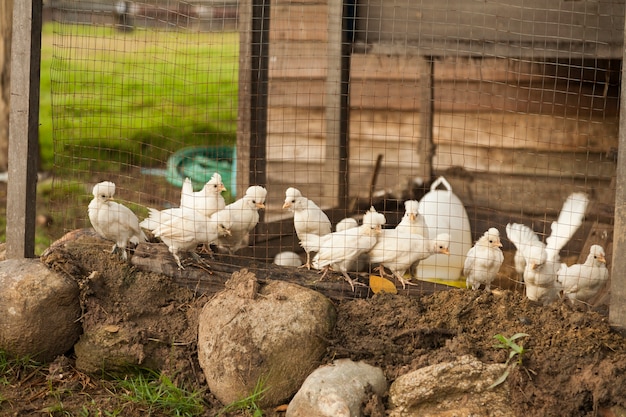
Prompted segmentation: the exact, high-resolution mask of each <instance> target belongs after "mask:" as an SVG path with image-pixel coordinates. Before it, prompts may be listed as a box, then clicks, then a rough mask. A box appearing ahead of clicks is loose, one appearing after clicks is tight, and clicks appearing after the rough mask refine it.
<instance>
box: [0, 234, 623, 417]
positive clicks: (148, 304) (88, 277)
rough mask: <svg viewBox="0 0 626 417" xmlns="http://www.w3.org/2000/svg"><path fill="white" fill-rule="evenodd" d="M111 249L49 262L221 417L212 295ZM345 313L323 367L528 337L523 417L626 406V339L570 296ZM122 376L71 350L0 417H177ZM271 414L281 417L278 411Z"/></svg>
mask: <svg viewBox="0 0 626 417" xmlns="http://www.w3.org/2000/svg"><path fill="white" fill-rule="evenodd" d="M89 242H91V243H89ZM109 249H110V246H109V245H108V244H105V245H104V246H103V245H102V244H98V240H92V241H83V240H76V241H75V242H74V243H72V244H67V246H66V247H65V248H64V251H63V252H58V251H51V252H52V253H53V255H50V254H46V253H44V254H43V255H42V261H44V262H45V263H46V264H47V265H49V266H51V267H52V268H54V269H57V270H59V271H60V272H64V273H68V272H69V273H71V275H72V276H73V277H74V278H75V279H77V281H78V282H79V285H80V287H81V293H82V296H81V298H82V304H83V308H84V315H83V325H84V328H85V329H94V328H97V327H103V328H107V329H109V331H111V332H115V333H120V334H131V335H132V336H130V342H129V343H128V346H129V348H128V349H127V350H126V351H125V352H124V354H125V355H127V357H134V358H135V359H137V360H141V358H151V359H150V361H151V362H150V363H143V365H144V366H149V367H153V368H156V369H160V370H162V371H163V373H164V374H166V375H168V376H169V377H170V378H171V379H172V380H173V381H174V382H175V383H176V384H177V385H179V386H181V387H185V388H186V389H188V390H192V391H199V390H201V391H202V392H203V400H204V412H203V414H201V415H204V416H215V415H217V414H219V412H220V410H222V408H223V405H222V404H220V403H219V402H218V401H217V400H216V399H215V398H214V397H213V396H212V395H211V393H210V392H207V390H206V388H205V384H204V377H203V374H202V372H201V369H200V367H199V365H198V362H197V350H196V342H195V340H196V329H197V316H198V313H199V311H200V309H201V308H202V306H203V305H204V303H205V302H206V300H207V299H208V296H207V295H198V294H194V292H193V291H191V290H189V289H187V288H182V287H178V286H177V285H176V284H174V283H173V282H172V280H171V279H169V278H168V277H165V276H163V275H159V274H152V273H144V272H140V271H137V270H135V269H134V268H133V267H130V266H129V265H128V264H126V263H124V262H121V261H120V260H119V259H118V258H117V257H116V256H115V255H111V254H110V253H108V250H109ZM59 254H60V255H59ZM507 259H510V255H509V256H507ZM509 268H510V267H509ZM511 269H512V268H511ZM93 271H99V272H98V273H95V274H94V273H92V272H93ZM503 279H504V280H503V281H502V282H507V281H509V280H507V279H506V278H503ZM509 282H510V281H509ZM502 286H503V285H500V287H502ZM336 307H337V311H338V322H337V325H336V328H335V333H334V336H333V337H332V339H331V340H330V341H329V343H330V345H329V347H328V351H327V355H326V357H325V358H324V362H331V361H332V360H334V359H337V358H343V357H348V358H351V359H353V360H363V361H365V362H367V363H370V364H372V365H376V366H379V367H381V368H382V369H383V370H384V372H385V374H386V376H387V378H388V379H389V381H390V382H391V381H393V380H394V379H395V378H397V377H398V376H399V375H402V374H404V373H407V372H410V371H412V370H415V369H418V368H421V367H424V366H428V365H432V364H436V363H439V362H443V361H451V360H454V359H455V358H457V357H458V356H460V355H465V354H471V355H474V356H476V357H477V358H479V359H480V360H482V361H484V362H487V363H496V362H497V363H503V362H505V361H506V359H507V356H508V350H504V349H497V348H495V347H494V343H495V340H494V335H496V334H502V335H505V336H507V337H510V336H512V335H513V334H515V333H519V332H522V333H527V334H528V336H526V337H524V338H522V339H520V340H519V342H520V343H521V344H523V346H524V348H526V349H527V352H526V353H525V354H524V356H523V365H522V366H518V367H516V368H514V369H513V371H512V372H511V374H510V375H509V377H508V378H507V380H506V381H505V384H509V386H510V387H511V393H512V396H511V404H512V406H513V407H514V409H515V410H516V412H517V414H518V415H520V416H521V415H524V416H548V415H562V416H591V415H597V414H596V413H597V412H598V411H599V410H602V409H606V408H610V407H612V406H614V405H620V406H622V407H626V372H624V371H625V368H626V342H625V340H624V339H623V338H622V337H621V336H620V335H618V334H617V333H615V332H613V331H612V330H611V329H610V327H609V325H608V322H607V321H608V320H607V316H606V309H600V310H599V311H594V310H593V309H590V308H589V307H588V306H585V305H580V306H572V305H571V304H570V303H569V302H567V301H558V302H556V303H554V304H552V305H550V306H546V307H544V306H539V305H536V304H534V303H532V302H530V301H528V300H527V299H526V298H525V297H524V296H523V295H522V293H521V292H520V291H519V290H516V289H500V288H496V289H494V290H493V291H492V292H491V293H487V292H484V291H472V290H467V289H451V290H448V291H440V292H437V293H435V294H431V295H428V296H422V297H408V296H405V295H402V294H398V295H391V294H378V295H374V296H372V297H371V298H367V299H354V300H343V301H336ZM82 356H85V353H84V352H82ZM88 365H89V363H87V365H85V364H84V363H82V364H80V366H78V368H79V369H83V370H84V369H85V367H86V366H88ZM111 369H115V368H114V366H112V367H111ZM119 371H120V372H121V373H118V376H119V375H120V374H123V369H119ZM115 373H116V372H115V371H113V372H110V373H107V374H106V375H103V373H102V372H100V373H99V372H97V371H95V372H84V371H79V370H78V369H77V363H76V356H75V352H68V353H67V355H65V356H62V357H60V358H58V359H57V360H56V361H55V362H54V363H52V364H48V365H42V366H40V367H37V368H35V369H34V370H29V371H28V372H26V371H22V372H17V373H12V374H10V375H8V377H6V378H7V383H3V384H0V415H2V416H10V415H15V416H17V415H28V414H33V413H36V412H39V413H43V414H46V413H47V414H48V415H107V414H106V412H108V413H109V415H114V414H111V413H114V411H115V410H118V411H120V413H121V414H120V415H124V416H143V415H147V414H149V415H153V416H167V415H174V414H173V413H168V412H166V411H161V410H159V409H152V410H151V409H149V408H148V406H146V405H145V404H141V403H134V402H131V401H129V400H128V398H127V397H125V396H124V395H123V394H125V393H126V392H124V391H123V390H121V389H120V388H119V387H118V386H117V385H116V384H115V383H114V382H113V381H112V379H111V376H112V375H113V374H115ZM609 381H610V382H609ZM385 400H386V399H384V398H383V399H382V401H379V402H378V403H377V404H376V405H375V406H371V404H370V407H368V409H367V410H368V411H367V413H368V414H367V415H370V416H377V417H380V416H384V415H386V414H385ZM264 413H265V414H264V415H266V416H280V415H284V413H283V412H282V411H276V410H274V409H273V410H264ZM224 415H226V416H245V415H251V414H246V413H245V412H235V413H230V414H229V413H226V414H224Z"/></svg>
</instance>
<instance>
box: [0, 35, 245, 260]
mask: <svg viewBox="0 0 626 417" xmlns="http://www.w3.org/2000/svg"><path fill="white" fill-rule="evenodd" d="M41 52H42V57H41V91H40V110H39V112H40V114H39V115H40V119H39V122H40V126H39V145H40V170H41V171H48V172H54V175H55V184H57V185H55V186H54V187H53V186H52V184H51V183H50V182H49V181H44V182H42V183H40V184H39V185H38V197H37V213H38V214H44V215H50V214H51V213H52V210H58V211H59V212H58V214H56V216H59V215H63V216H69V217H72V216H73V217H77V218H78V217H80V218H82V217H84V216H85V213H86V205H87V203H88V201H89V199H90V197H91V196H90V195H89V194H88V193H85V189H84V186H81V183H80V182H78V179H79V178H80V177H81V176H87V177H88V176H89V174H90V173H92V172H99V173H106V172H120V171H130V170H131V169H132V168H137V167H159V168H164V167H165V164H166V161H167V158H168V157H169V156H170V155H171V154H172V153H173V152H175V151H177V150H179V149H181V148H183V147H187V146H195V145H209V144H216V145H232V146H234V145H235V141H236V124H237V89H238V83H237V81H238V60H239V34H238V33H234V32H211V33H208V32H207V33H199V32H191V31H182V30H181V31H174V30H168V31H166V30H154V29H141V28H138V29H136V30H135V31H133V32H130V33H127V32H118V31H116V30H115V29H113V28H109V27H102V26H90V25H61V24H59V23H46V24H45V25H44V28H43V35H42V51H41ZM64 178H67V181H66V182H64ZM59 184H60V185H59ZM53 201H57V202H59V203H57V204H62V207H60V208H59V207H57V208H54V209H51V208H50V204H51V202H53ZM5 211H6V207H0V241H4V240H5V221H6V220H5V216H4V214H5ZM51 220H52V225H49V226H44V225H39V224H38V225H37V228H36V244H35V245H36V248H35V253H36V254H40V253H42V252H43V250H44V249H45V248H47V247H48V246H49V245H50V243H51V242H52V241H53V240H55V239H57V238H59V237H60V235H59V233H61V232H62V227H61V226H60V224H62V223H63V222H62V221H60V219H58V218H55V214H54V213H52V215H51Z"/></svg>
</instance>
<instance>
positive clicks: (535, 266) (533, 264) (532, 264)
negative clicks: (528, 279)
mask: <svg viewBox="0 0 626 417" xmlns="http://www.w3.org/2000/svg"><path fill="white" fill-rule="evenodd" d="M538 266H539V265H537V264H536V263H534V262H533V263H531V264H530V269H532V270H533V271H534V270H535V269H537V267H538Z"/></svg>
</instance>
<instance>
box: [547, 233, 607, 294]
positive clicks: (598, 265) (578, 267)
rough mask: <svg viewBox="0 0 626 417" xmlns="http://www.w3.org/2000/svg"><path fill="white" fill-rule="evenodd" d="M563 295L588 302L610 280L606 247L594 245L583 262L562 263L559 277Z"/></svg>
mask: <svg viewBox="0 0 626 417" xmlns="http://www.w3.org/2000/svg"><path fill="white" fill-rule="evenodd" d="M557 280H558V281H559V283H560V285H561V288H562V289H563V295H564V296H566V297H567V298H569V299H570V300H571V301H572V302H574V301H582V302H588V301H589V300H590V299H591V298H593V296H594V295H596V294H597V293H598V291H600V290H601V289H602V287H603V286H604V284H606V282H607V281H608V280H609V270H608V269H607V267H606V259H605V253H604V248H603V247H602V246H600V245H592V246H591V248H589V255H587V259H586V260H585V263H583V264H574V265H571V266H567V265H565V264H561V268H560V269H559V271H558V278H557Z"/></svg>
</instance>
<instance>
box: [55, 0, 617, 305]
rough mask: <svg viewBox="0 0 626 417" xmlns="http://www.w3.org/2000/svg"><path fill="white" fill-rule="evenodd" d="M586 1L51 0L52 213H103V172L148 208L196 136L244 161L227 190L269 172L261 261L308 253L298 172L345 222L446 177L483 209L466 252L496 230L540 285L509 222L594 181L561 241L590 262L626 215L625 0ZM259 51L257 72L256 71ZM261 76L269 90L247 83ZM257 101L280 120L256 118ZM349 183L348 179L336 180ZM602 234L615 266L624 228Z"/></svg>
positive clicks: (67, 221) (176, 199)
mask: <svg viewBox="0 0 626 417" xmlns="http://www.w3.org/2000/svg"><path fill="white" fill-rule="evenodd" d="M587 3H588V2H560V3H559V4H558V6H555V5H546V4H544V3H541V2H538V1H524V2H522V3H519V2H514V1H510V0H502V1H494V2H489V3H480V4H479V3H476V2H463V1H454V0H449V1H443V2H442V1H426V0H422V1H420V2H407V1H394V2H385V1H382V0H370V1H367V2H358V3H356V2H350V1H345V2H343V3H337V2H334V1H328V2H320V3H318V2H296V1H293V2H292V1H278V0H276V1H272V2H269V3H263V2H261V3H259V2H250V1H248V2H233V3H230V2H226V1H224V2H219V3H218V2H214V1H197V2H172V1H163V2H160V1H156V0H155V1H145V2H126V3H125V4H126V6H127V9H125V10H124V11H123V12H122V13H120V11H116V10H115V7H114V6H115V5H114V4H113V2H105V1H89V2H86V1H81V2H79V1H70V2H63V3H62V5H59V7H56V8H55V2H52V4H51V5H52V7H53V22H52V23H51V25H52V26H53V29H52V32H53V34H52V36H49V37H48V38H46V37H44V42H45V41H46V40H50V39H51V42H52V51H53V52H52V61H51V62H52V65H51V95H52V112H53V143H54V165H55V172H56V175H55V180H54V181H55V186H56V187H58V188H59V189H60V190H63V191H64V192H62V193H59V194H57V195H63V196H64V197H63V198H64V199H65V198H66V197H65V195H66V194H67V193H70V192H71V195H72V197H71V200H70V203H69V207H67V206H64V208H63V209H60V210H59V212H57V213H53V215H54V216H55V217H58V218H59V222H60V223H61V224H62V225H63V228H64V230H65V231H68V230H72V229H75V228H80V227H88V226H89V220H88V218H87V211H86V207H87V204H88V202H89V200H90V199H91V194H90V193H91V187H92V186H93V185H94V184H95V183H96V182H98V181H103V180H110V181H114V182H115V183H116V185H117V192H116V195H115V197H116V198H117V199H118V200H121V201H122V202H124V203H126V204H127V205H128V206H129V207H131V208H132V209H133V210H134V211H135V212H136V213H137V215H138V216H139V218H140V220H141V219H143V218H145V217H146V216H147V209H146V208H147V207H152V208H156V209H159V210H162V209H168V208H172V207H178V206H179V204H180V192H181V184H180V178H178V179H173V178H170V177H168V176H167V172H168V170H169V169H170V168H171V166H169V165H168V164H171V163H172V160H173V159H176V156H177V154H181V153H182V156H181V155H179V156H180V158H179V161H180V160H181V159H182V160H186V159H185V158H188V157H189V158H191V157H196V156H197V157H198V158H200V160H201V161H202V163H204V162H206V160H207V159H212V161H211V162H212V163H211V164H209V167H210V168H208V170H209V172H210V173H212V172H215V171H220V174H222V175H223V176H226V174H227V173H228V174H231V175H232V177H234V178H233V180H232V181H231V182H230V183H229V184H225V185H226V188H227V189H228V190H229V192H228V193H227V194H225V197H226V199H227V202H229V203H230V202H231V201H234V200H235V199H238V198H241V197H242V195H243V193H244V192H245V189H246V188H247V187H248V186H250V185H262V186H264V187H266V189H267V192H268V195H267V200H266V202H265V205H266V208H265V210H263V211H262V212H261V213H262V214H261V221H260V223H259V225H258V226H257V227H256V229H254V231H253V232H252V233H251V238H250V245H249V246H247V247H245V248H242V249H240V250H238V251H237V252H236V253H235V256H240V257H242V258H247V259H249V260H250V261H259V262H258V263H256V264H255V265H261V266H260V267H262V265H263V263H264V262H271V261H272V259H273V258H274V255H276V254H277V253H279V252H281V251H295V252H298V254H299V255H300V258H301V261H304V259H305V257H304V253H303V250H302V248H301V245H300V240H301V239H300V238H299V237H298V236H296V233H295V230H294V223H293V219H292V216H293V213H291V212H290V211H289V210H286V209H283V203H284V201H285V191H286V189H287V188H288V187H295V188H297V189H299V190H300V191H301V193H302V194H303V195H304V196H305V197H307V198H309V199H310V200H312V201H313V202H315V203H316V204H317V205H318V206H319V207H321V208H322V209H323V210H324V211H325V212H326V213H327V214H328V217H329V218H330V219H331V223H332V226H333V230H334V227H335V225H336V224H337V223H338V222H339V221H340V220H341V219H342V218H344V217H353V218H355V219H356V220H357V221H359V222H360V221H362V217H363V215H364V214H365V213H366V212H367V210H368V209H369V208H370V206H373V207H375V209H376V210H377V211H379V212H381V213H383V214H384V215H385V217H386V223H385V225H384V228H386V229H393V228H394V227H395V226H396V225H397V224H398V223H399V222H400V221H401V219H402V217H403V215H404V202H405V201H407V200H417V201H420V200H423V199H424V198H425V195H427V194H428V193H429V191H431V190H430V189H429V187H430V186H431V184H433V182H434V181H435V180H436V179H437V178H439V177H444V178H445V179H446V181H447V183H448V184H449V185H450V188H451V190H452V192H453V193H454V195H455V196H456V197H458V198H459V200H460V201H461V203H462V204H463V209H464V211H465V213H463V212H462V211H461V212H455V213H451V214H450V216H451V217H450V218H449V219H448V221H450V222H459V221H463V220H464V218H465V217H464V216H465V214H466V215H467V219H468V221H469V224H470V231H469V233H470V234H469V236H470V237H469V241H467V239H465V238H459V237H458V236H455V237H454V240H453V241H451V244H450V247H451V251H452V250H453V249H454V252H455V253H456V255H457V257H456V261H458V262H460V264H461V265H462V263H463V260H464V258H465V255H466V252H467V250H468V246H467V245H468V244H469V245H470V246H471V245H473V244H474V242H475V241H476V240H477V239H478V238H479V237H480V236H481V235H482V234H483V233H484V232H485V231H486V230H487V229H488V228H490V227H494V228H497V229H498V230H499V232H500V238H501V240H502V243H503V251H504V252H505V255H506V256H505V263H504V264H503V266H502V268H501V269H500V271H499V273H498V275H497V277H496V278H495V280H496V281H495V284H494V285H496V286H498V287H501V288H506V289H515V290H523V285H522V284H521V277H520V276H519V274H517V273H516V271H515V269H514V267H513V265H512V262H511V257H512V253H513V251H514V249H515V248H514V246H513V245H512V244H511V242H510V240H509V239H507V236H506V233H505V228H506V225H507V224H508V223H521V224H525V225H527V226H529V227H530V228H531V229H532V230H533V231H534V232H536V233H537V236H538V237H539V239H540V240H541V241H545V239H546V238H547V236H549V235H550V232H551V227H550V225H551V223H552V222H553V221H554V220H556V218H557V216H558V214H559V211H560V210H561V207H562V205H563V203H564V201H565V200H566V198H567V196H568V195H570V194H571V193H573V192H583V193H585V194H587V195H588V196H589V198H590V203H589V206H588V207H587V210H586V212H585V221H584V222H583V224H582V225H581V226H580V227H579V228H578V229H577V230H576V233H575V234H574V235H573V236H572V238H571V239H570V240H569V242H568V243H567V245H565V247H564V248H563V251H562V252H561V260H562V261H563V262H565V263H568V264H572V263H578V262H583V261H584V259H585V258H586V256H587V253H588V252H589V246H590V244H591V243H592V242H595V240H594V239H595V238H594V236H595V235H594V233H596V235H599V231H600V230H604V231H610V230H612V229H611V226H612V224H613V217H612V207H613V205H614V193H615V190H614V178H615V170H616V149H617V146H618V121H619V120H618V98H619V72H620V59H621V52H619V50H620V48H621V45H622V44H623V39H622V38H623V16H624V3H623V2H621V1H609V0H602V1H599V2H596V3H597V5H596V6H595V7H590V6H588V5H587ZM594 4H595V3H594ZM261 6H263V7H264V8H263V13H266V12H268V11H269V15H260V16H259V15H258V14H257V15H256V17H253V19H252V20H254V19H255V18H257V19H265V20H263V22H264V23H263V24H260V25H255V23H254V22H252V23H250V19H249V16H248V15H250V14H251V15H253V16H254V15H255V10H254V7H261ZM333 7H340V8H341V10H342V11H343V17H342V19H339V24H340V25H341V27H339V26H337V24H336V23H335V21H336V20H337V19H334V20H333V19H332V18H331V17H333V16H334V15H331V13H332V11H333V10H336V9H333ZM250 10H252V12H251V11H250ZM242 16H248V17H246V19H244V20H242V19H241V18H242ZM242 21H243V22H244V23H246V24H249V25H248V26H246V25H245V24H242ZM255 30H256V31H262V32H263V33H262V34H261V33H255ZM337 31H339V32H337ZM337 33H339V34H340V36H339V39H341V45H339V47H338V45H337V44H331V43H330V40H335V39H337V38H336V35H337ZM259 39H260V40H261V41H263V42H264V43H263V44H262V45H256V47H255V45H254V42H255V41H258V40H259ZM240 45H247V46H244V47H243V49H241V50H240ZM240 51H262V53H263V54H267V55H266V56H264V57H258V56H256V57H255V56H252V57H251V56H241V55H240ZM336 53H339V54H340V55H336V56H339V57H340V59H339V60H337V59H333V56H334V55H332V54H336ZM260 58H266V61H263V59H260ZM249 62H251V63H249ZM257 64H258V65H261V67H258V68H255V67H254V65H257ZM242 65H244V68H243V70H244V71H247V70H250V71H251V72H250V73H247V75H243V76H242V67H241V66H242ZM247 65H249V66H250V68H248V67H245V66H247ZM263 65H265V67H262V66H263ZM250 74H252V76H263V77H265V78H262V79H253V80H250V79H249V78H250ZM246 76H247V77H248V79H246ZM241 80H243V81H246V82H250V83H251V84H240V82H241ZM254 83H256V84H254ZM251 85H253V86H254V85H256V86H257V87H258V88H259V89H258V90H255V91H254V92H256V93H259V92H260V93H259V94H261V97H252V99H250V97H249V96H247V94H249V92H250V86H251ZM255 99H256V100H255ZM242 103H243V105H242ZM250 103H252V104H253V105H258V104H259V103H263V106H265V107H262V106H261V108H259V107H254V108H252V107H246V105H250ZM342 103H343V104H342ZM259 117H264V119H263V120H261V122H262V123H261V124H260V125H261V126H265V127H266V130H265V131H264V132H258V131H251V129H250V126H259V123H258V122H259V120H255V118H259ZM254 122H256V124H255V123H254ZM251 138H252V139H251ZM218 148H228V149H231V150H232V154H231V155H230V157H225V156H224V154H221V153H220V151H217V149H218ZM192 149H196V150H197V149H204V150H206V149H212V151H213V152H215V154H213V155H211V154H208V153H206V152H208V151H202V152H201V151H198V153H197V154H194V153H193V151H189V150H192ZM185 150H188V151H189V152H190V154H185ZM203 152H204V153H203ZM190 155H191V156H190ZM233 157H236V158H237V159H239V160H237V161H236V162H235V161H233ZM241 158H244V159H245V160H243V161H242V160H241ZM229 163H230V165H229ZM198 164H200V165H201V163H200V162H198ZM342 167H343V168H342ZM187 168H188V169H189V170H188V171H184V169H182V171H183V173H182V176H185V175H191V174H192V169H193V168H194V167H187ZM241 168H244V172H241V171H239V169H241ZM245 168H249V170H250V171H251V172H252V171H253V170H258V171H259V172H260V173H261V174H262V175H260V176H259V175H256V176H255V175H253V174H252V173H249V172H247V170H245ZM204 175H205V177H202V174H198V179H197V180H196V181H195V182H194V185H195V188H196V190H198V189H199V188H200V187H202V185H203V184H204V182H205V180H207V178H206V173H205V174H204ZM200 178H204V179H202V180H201V179H200ZM254 178H262V183H259V184H253V183H251V179H254ZM341 184H347V195H343V196H339V195H336V192H337V190H338V189H341ZM52 202H53V203H54V200H52ZM431 221H436V220H432V219H431ZM429 226H431V225H429ZM433 229H436V227H433ZM430 237H431V238H432V237H434V236H430ZM459 239H460V240H459ZM596 240H597V239H596ZM602 243H603V244H604V245H605V248H604V249H605V250H606V251H607V266H608V267H609V269H610V258H611V243H612V237H611V236H610V233H609V237H608V238H607V239H605V240H604V241H603V242H602ZM442 256H443V255H442ZM437 257H438V259H439V255H438V256H437ZM446 262H449V261H446ZM369 271H370V268H369V266H368V265H364V266H363V268H362V271H361V273H362V274H365V275H367V273H368V272H369ZM354 276H356V275H354ZM455 278H457V279H455V280H454V281H459V280H460V281H461V282H463V279H462V277H461V275H460V273H458V274H457V275H455ZM391 279H392V280H393V278H391ZM396 283H397V281H396ZM414 283H415V284H417V285H418V286H419V285H420V281H419V280H418V281H414ZM594 302H598V303H601V302H604V303H606V302H607V299H606V296H605V297H604V298H603V299H602V297H600V296H598V299H597V300H594Z"/></svg>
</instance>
